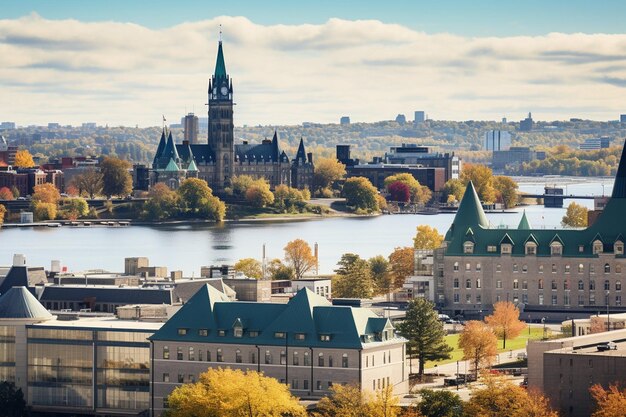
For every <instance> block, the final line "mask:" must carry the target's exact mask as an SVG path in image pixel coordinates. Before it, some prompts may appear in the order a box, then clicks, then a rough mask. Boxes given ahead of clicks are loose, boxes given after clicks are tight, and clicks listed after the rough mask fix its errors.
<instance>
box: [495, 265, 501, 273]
mask: <svg viewBox="0 0 626 417" xmlns="http://www.w3.org/2000/svg"><path fill="white" fill-rule="evenodd" d="M496 272H502V265H500V264H497V265H496Z"/></svg>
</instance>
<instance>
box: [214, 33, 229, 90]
mask: <svg viewBox="0 0 626 417" xmlns="http://www.w3.org/2000/svg"><path fill="white" fill-rule="evenodd" d="M213 78H214V79H216V80H217V79H226V78H227V75H226V64H225V63H224V50H223V49H222V32H221V31H220V41H219V46H218V47H217V60H216V62H215V74H214V75H213Z"/></svg>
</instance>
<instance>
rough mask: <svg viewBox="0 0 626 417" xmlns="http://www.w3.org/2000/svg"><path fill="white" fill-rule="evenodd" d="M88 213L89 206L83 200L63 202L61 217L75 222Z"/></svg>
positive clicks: (65, 200)
mask: <svg viewBox="0 0 626 417" xmlns="http://www.w3.org/2000/svg"><path fill="white" fill-rule="evenodd" d="M87 213H89V205H88V204H87V202H86V201H85V199H84V198H80V197H75V198H66V199H64V200H63V215H64V216H65V218H67V219H69V220H76V219H78V218H79V217H83V216H86V215H87Z"/></svg>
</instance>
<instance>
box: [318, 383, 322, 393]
mask: <svg viewBox="0 0 626 417" xmlns="http://www.w3.org/2000/svg"><path fill="white" fill-rule="evenodd" d="M321 389H322V381H317V390H318V391H321Z"/></svg>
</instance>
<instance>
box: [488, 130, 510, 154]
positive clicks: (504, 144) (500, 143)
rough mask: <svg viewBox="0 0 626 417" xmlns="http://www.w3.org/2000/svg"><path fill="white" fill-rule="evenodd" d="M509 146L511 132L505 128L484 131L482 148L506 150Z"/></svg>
mask: <svg viewBox="0 0 626 417" xmlns="http://www.w3.org/2000/svg"><path fill="white" fill-rule="evenodd" d="M510 147H511V134H510V133H509V132H507V131H506V130H490V131H488V132H485V143H484V146H483V149H484V150H486V151H508V150H509V148H510Z"/></svg>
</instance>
